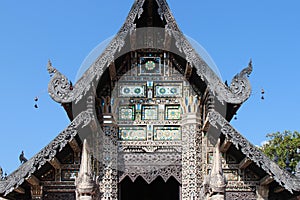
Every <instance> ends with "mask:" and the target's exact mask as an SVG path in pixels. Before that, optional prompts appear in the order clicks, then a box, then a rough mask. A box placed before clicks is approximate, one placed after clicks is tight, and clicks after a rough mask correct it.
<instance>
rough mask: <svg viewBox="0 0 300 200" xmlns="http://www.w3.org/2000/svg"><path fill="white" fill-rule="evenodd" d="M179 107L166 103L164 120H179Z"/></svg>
mask: <svg viewBox="0 0 300 200" xmlns="http://www.w3.org/2000/svg"><path fill="white" fill-rule="evenodd" d="M180 117H181V109H180V106H179V105H167V106H166V109H165V119H166V120H180Z"/></svg>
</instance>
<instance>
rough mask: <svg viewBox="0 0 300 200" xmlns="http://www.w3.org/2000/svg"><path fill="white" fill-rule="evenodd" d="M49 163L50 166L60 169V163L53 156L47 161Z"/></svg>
mask: <svg viewBox="0 0 300 200" xmlns="http://www.w3.org/2000/svg"><path fill="white" fill-rule="evenodd" d="M49 163H50V164H51V165H52V167H54V168H55V169H60V168H61V163H60V162H59V160H58V159H57V158H56V157H54V158H52V160H50V161H49Z"/></svg>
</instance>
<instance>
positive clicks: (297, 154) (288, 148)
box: [261, 131, 300, 172]
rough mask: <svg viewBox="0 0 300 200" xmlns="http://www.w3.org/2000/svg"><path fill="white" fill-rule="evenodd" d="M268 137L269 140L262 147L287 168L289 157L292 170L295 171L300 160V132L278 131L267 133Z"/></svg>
mask: <svg viewBox="0 0 300 200" xmlns="http://www.w3.org/2000/svg"><path fill="white" fill-rule="evenodd" d="M267 138H268V141H267V142H266V143H265V144H264V145H263V146H262V147H261V149H262V151H263V152H264V153H265V154H266V155H267V156H268V157H270V158H271V159H272V160H274V161H276V162H277V163H278V165H279V166H280V167H282V168H286V160H287V157H288V158H289V161H290V168H291V171H292V172H295V167H296V165H297V163H298V162H299V161H300V133H299V132H297V131H294V132H292V131H284V132H282V133H281V132H276V133H270V134H267Z"/></svg>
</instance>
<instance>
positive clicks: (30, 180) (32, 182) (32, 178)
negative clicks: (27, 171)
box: [26, 174, 40, 185]
mask: <svg viewBox="0 0 300 200" xmlns="http://www.w3.org/2000/svg"><path fill="white" fill-rule="evenodd" d="M26 181H27V182H28V183H30V185H40V180H39V179H38V178H37V177H36V176H34V175H33V174H32V175H30V177H28V178H27V179H26Z"/></svg>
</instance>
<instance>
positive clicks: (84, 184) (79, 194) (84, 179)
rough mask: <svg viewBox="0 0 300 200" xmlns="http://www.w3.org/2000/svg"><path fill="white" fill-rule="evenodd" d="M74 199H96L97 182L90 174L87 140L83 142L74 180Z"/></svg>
mask: <svg viewBox="0 0 300 200" xmlns="http://www.w3.org/2000/svg"><path fill="white" fill-rule="evenodd" d="M75 185H76V200H93V199H96V198H95V196H96V194H97V184H96V181H95V179H94V177H93V175H92V169H91V163H90V157H89V147H88V143H87V140H86V139H85V140H84V142H83V148H82V156H81V164H80V170H79V174H78V177H77V178H76V181H75Z"/></svg>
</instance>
